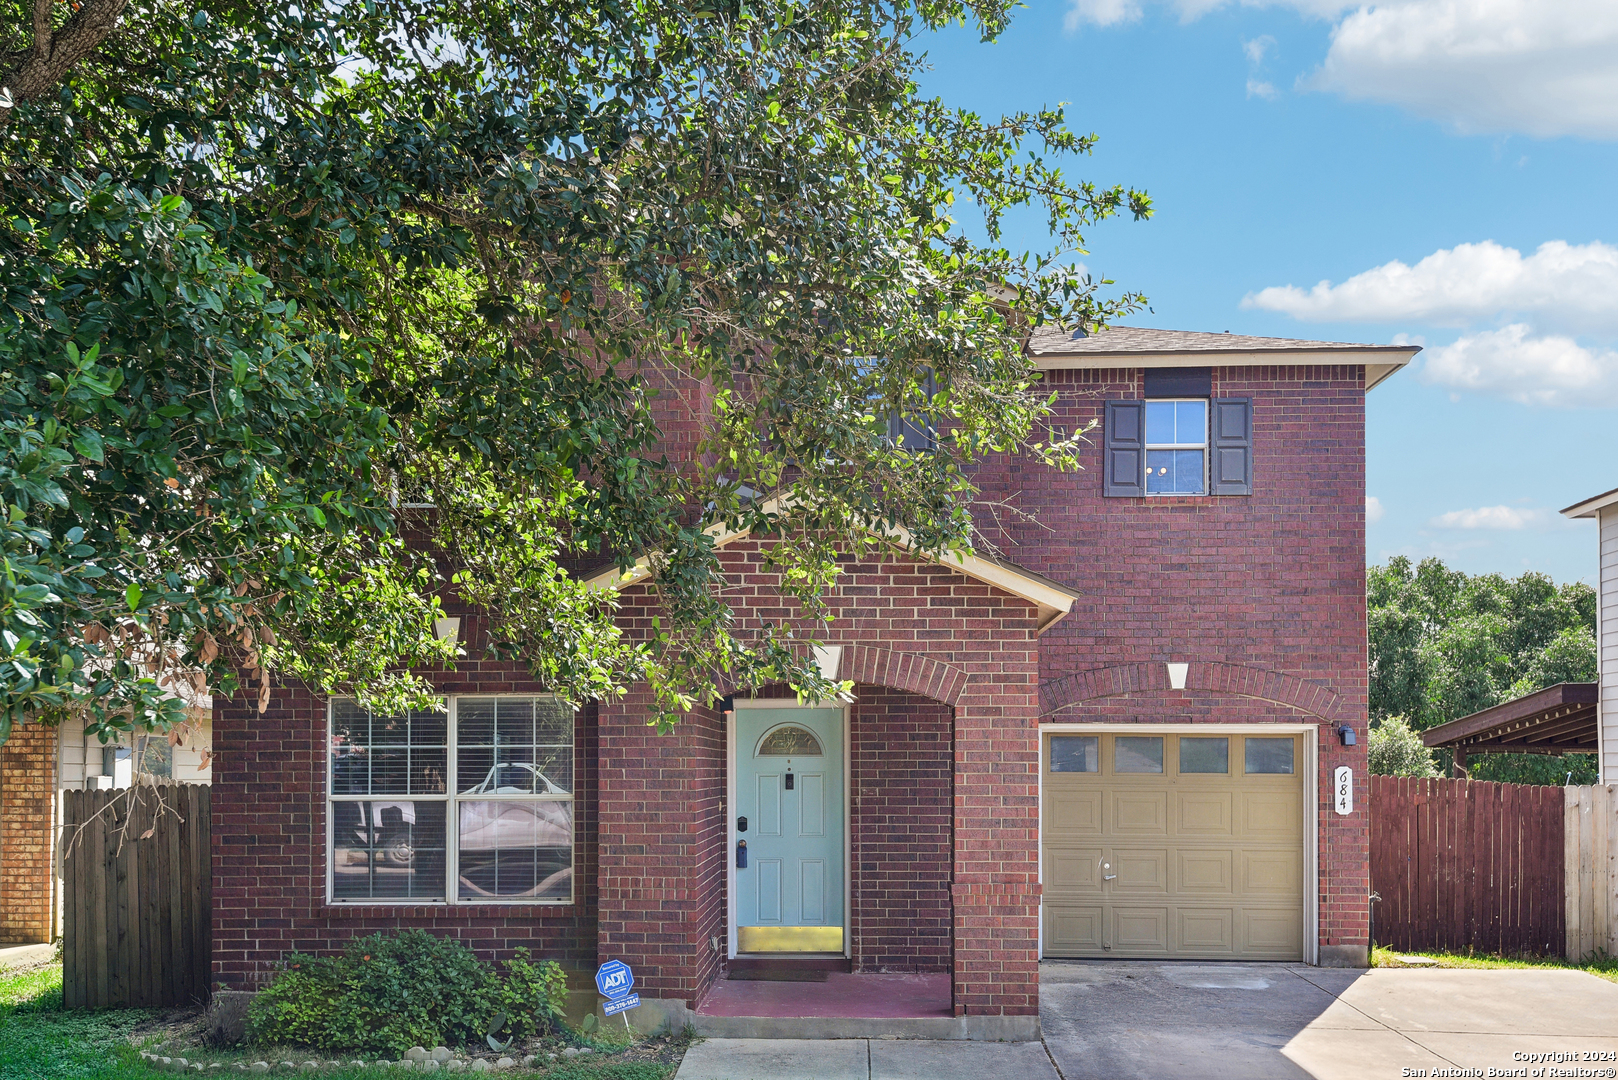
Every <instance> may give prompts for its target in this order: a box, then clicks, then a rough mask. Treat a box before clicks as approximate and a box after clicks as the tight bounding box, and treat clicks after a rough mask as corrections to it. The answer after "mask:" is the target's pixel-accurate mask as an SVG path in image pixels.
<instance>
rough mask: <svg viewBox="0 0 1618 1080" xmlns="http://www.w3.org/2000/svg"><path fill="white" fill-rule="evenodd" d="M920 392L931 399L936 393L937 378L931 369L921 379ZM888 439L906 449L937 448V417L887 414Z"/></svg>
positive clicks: (927, 414)
mask: <svg viewBox="0 0 1618 1080" xmlns="http://www.w3.org/2000/svg"><path fill="white" fill-rule="evenodd" d="M921 389H922V392H923V393H925V394H926V395H927V400H928V401H931V400H932V399H933V395H934V394H937V393H938V378H937V376H935V375H934V374H933V373H932V372H931V371H928V372H927V374H926V376H925V377H924V378H923V379H922V381H921ZM888 441H889V442H891V443H894V444H896V445H898V446H901V447H903V448H904V449H906V450H926V451H933V450H937V449H938V418H937V417H935V416H933V415H932V414H931V413H920V414H915V415H907V414H905V413H902V412H898V411H894V412H891V413H889V414H888Z"/></svg>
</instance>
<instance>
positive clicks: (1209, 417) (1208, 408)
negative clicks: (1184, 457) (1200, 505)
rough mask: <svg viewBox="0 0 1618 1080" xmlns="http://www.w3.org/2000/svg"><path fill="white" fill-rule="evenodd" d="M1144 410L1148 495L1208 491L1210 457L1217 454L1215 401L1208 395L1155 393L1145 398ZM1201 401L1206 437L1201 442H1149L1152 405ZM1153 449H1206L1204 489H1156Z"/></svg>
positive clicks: (1173, 495)
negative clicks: (1213, 447) (1214, 448)
mask: <svg viewBox="0 0 1618 1080" xmlns="http://www.w3.org/2000/svg"><path fill="white" fill-rule="evenodd" d="M1142 400H1143V401H1144V403H1145V404H1144V406H1143V408H1142V410H1141V454H1142V457H1143V465H1144V468H1145V469H1146V492H1145V494H1146V497H1147V498H1150V499H1172V498H1176V497H1178V498H1182V499H1184V498H1197V497H1199V496H1205V495H1207V494H1208V488H1209V484H1208V467H1209V466H1208V459H1209V458H1210V457H1212V456H1213V454H1212V451H1211V450H1210V449H1209V443H1210V442H1211V441H1212V438H1211V437H1212V430H1211V429H1212V427H1213V401H1212V399H1210V398H1205V397H1154V398H1144V399H1142ZM1164 401H1166V402H1180V401H1197V402H1201V403H1202V441H1201V442H1199V443H1155V442H1148V441H1147V439H1146V433H1147V432H1148V431H1150V430H1151V415H1150V414H1151V411H1152V406H1153V405H1155V404H1157V403H1158V402H1164ZM1153 450H1201V451H1202V490H1201V491H1153V490H1152V465H1151V459H1152V451H1153Z"/></svg>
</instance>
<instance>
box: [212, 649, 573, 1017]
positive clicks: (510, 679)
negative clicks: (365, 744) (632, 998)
mask: <svg viewBox="0 0 1618 1080" xmlns="http://www.w3.org/2000/svg"><path fill="white" fill-rule="evenodd" d="M462 627H463V631H462V636H463V640H466V641H468V642H476V641H478V640H480V639H479V638H478V637H477V635H478V633H479V625H478V621H477V620H475V619H465V620H463V622H462ZM467 651H468V653H469V654H472V655H476V654H477V652H478V651H479V650H477V649H475V648H468V650H467ZM425 674H428V675H429V677H431V678H432V679H433V682H434V684H435V686H436V687H437V689H438V690H439V691H440V692H442V693H445V694H537V693H541V692H542V690H541V688H540V687H538V686H537V685H535V684H534V683H533V682H532V681H531V680H530V679H529V677H528V675H527V673H526V671H524V670H522V669H521V668H520V667H518V666H515V665H511V664H506V663H496V662H489V661H481V662H480V661H467V662H465V663H462V664H461V665H460V666H459V670H457V671H455V672H452V673H444V672H439V673H425ZM215 703H216V704H215V709H214V729H213V739H214V766H213V767H214V780H213V815H214V824H213V866H214V888H213V926H214V943H213V950H214V952H213V956H214V980H215V984H216V986H218V987H220V988H223V989H230V990H248V989H257V988H258V987H259V986H261V985H263V984H264V983H265V982H267V981H268V980H269V978H270V977H271V976H272V975H273V973H274V971H275V969H276V966H277V965H278V964H279V963H280V962H281V960H282V958H283V957H284V956H285V955H286V954H287V953H289V952H308V953H321V952H333V951H337V950H340V949H341V948H342V947H343V945H344V943H346V942H347V941H348V940H349V939H351V938H355V937H360V936H363V935H366V934H370V933H375V932H377V931H390V930H399V929H404V928H407V927H417V928H421V929H425V930H431V931H433V932H435V933H441V934H444V935H446V936H451V937H457V938H460V939H461V940H462V941H464V942H465V943H466V944H468V945H470V946H472V947H473V948H474V949H476V950H478V952H479V953H480V954H481V955H483V956H485V957H488V958H497V957H504V956H509V955H510V953H511V951H512V950H513V949H515V948H517V947H518V946H526V947H527V948H528V949H529V950H531V951H532V952H533V953H534V954H535V955H536V956H543V957H549V958H553V959H558V960H562V961H563V962H565V963H567V964H568V965H569V966H572V967H576V968H583V967H589V966H592V965H593V964H594V962H595V939H596V927H595V909H596V891H595V887H596V874H595V850H596V805H597V793H598V791H599V786H600V785H599V780H598V775H597V771H596V759H597V749H596V748H597V734H596V720H595V710H594V709H593V708H591V709H585V710H582V711H581V712H580V713H578V714H577V716H576V717H575V721H574V753H573V759H574V777H575V779H574V822H575V824H574V829H575V837H576V839H575V849H574V896H573V903H571V904H565V905H556V904H499V905H496V904H487V905H467V904H462V905H455V906H446V905H442V904H437V905H433V904H420V905H411V904H409V903H408V902H407V903H404V904H394V903H384V902H381V901H379V902H377V903H375V904H354V903H345V904H330V903H327V902H326V899H325V897H326V876H327V859H328V853H327V840H326V798H325V792H326V774H325V769H326V756H325V755H326V741H327V712H326V702H325V699H323V698H319V697H317V696H315V695H314V694H312V693H310V692H309V691H308V690H307V689H305V688H303V687H301V686H278V687H276V689H275V693H274V695H273V696H272V698H271V702H270V707H269V710H268V711H267V712H266V713H265V714H264V715H262V716H260V715H259V714H258V710H257V708H256V701H255V702H254V703H249V702H248V701H247V700H246V699H244V698H240V697H238V698H236V699H235V700H231V701H226V700H225V699H223V698H219V697H216V698H215Z"/></svg>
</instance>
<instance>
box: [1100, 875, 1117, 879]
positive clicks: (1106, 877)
mask: <svg viewBox="0 0 1618 1080" xmlns="http://www.w3.org/2000/svg"><path fill="white" fill-rule="evenodd" d="M1117 877H1118V875H1117V874H1102V875H1101V880H1102V881H1113V880H1115V879H1116V878H1117Z"/></svg>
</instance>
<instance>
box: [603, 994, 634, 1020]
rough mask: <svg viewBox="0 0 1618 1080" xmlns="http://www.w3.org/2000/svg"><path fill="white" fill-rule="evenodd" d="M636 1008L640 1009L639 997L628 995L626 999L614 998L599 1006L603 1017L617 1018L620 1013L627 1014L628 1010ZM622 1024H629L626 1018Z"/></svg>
mask: <svg viewBox="0 0 1618 1080" xmlns="http://www.w3.org/2000/svg"><path fill="white" fill-rule="evenodd" d="M638 1008H640V995H639V994H630V995H629V996H628V997H621V998H616V999H614V1000H612V1001H609V1002H607V1003H606V1004H605V1005H603V1006H601V1012H602V1014H603V1015H605V1016H617V1015H618V1014H619V1013H621V1012H628V1011H629V1010H630V1009H638ZM624 1023H626V1024H627V1023H629V1018H628V1017H625V1018H624Z"/></svg>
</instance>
